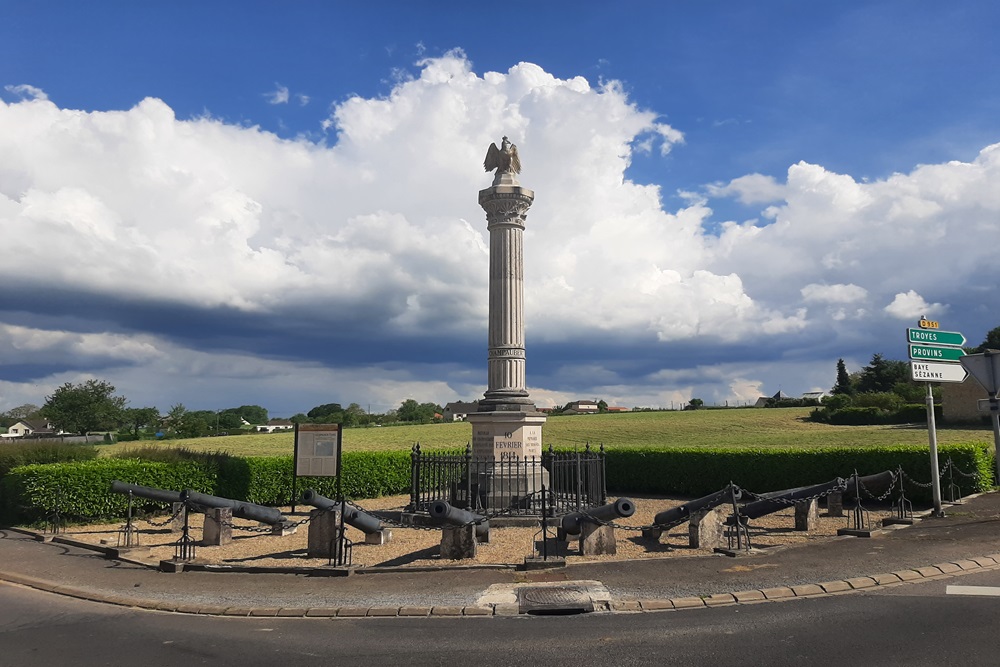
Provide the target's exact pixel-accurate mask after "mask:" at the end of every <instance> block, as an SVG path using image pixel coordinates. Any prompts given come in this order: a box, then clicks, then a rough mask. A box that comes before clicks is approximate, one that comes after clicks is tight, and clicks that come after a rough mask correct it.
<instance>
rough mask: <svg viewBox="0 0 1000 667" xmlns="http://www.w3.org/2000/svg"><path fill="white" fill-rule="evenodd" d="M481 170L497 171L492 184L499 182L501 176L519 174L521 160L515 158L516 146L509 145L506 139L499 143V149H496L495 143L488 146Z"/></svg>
mask: <svg viewBox="0 0 1000 667" xmlns="http://www.w3.org/2000/svg"><path fill="white" fill-rule="evenodd" d="M483 168H484V169H485V170H486V171H493V170H494V169H496V170H497V175H496V178H495V179H494V181H493V182H494V184H496V183H497V182H499V180H500V176H501V175H502V174H520V173H521V158H519V157H518V156H517V146H515V145H514V144H512V143H510V141H509V140H508V139H507V137H504V138H503V141H501V142H500V148H497V145H496V144H495V143H492V144H490V147H489V148H488V149H487V151H486V160H484V161H483ZM516 182H517V181H515V183H516Z"/></svg>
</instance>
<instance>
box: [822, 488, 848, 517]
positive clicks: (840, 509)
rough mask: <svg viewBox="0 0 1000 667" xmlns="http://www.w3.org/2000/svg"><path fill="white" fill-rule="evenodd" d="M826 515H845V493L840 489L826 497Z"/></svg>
mask: <svg viewBox="0 0 1000 667" xmlns="http://www.w3.org/2000/svg"><path fill="white" fill-rule="evenodd" d="M826 515H827V516H844V494H843V493H841V492H840V491H836V492H834V493H831V494H830V495H828V496H827V497H826Z"/></svg>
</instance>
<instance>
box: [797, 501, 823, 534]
mask: <svg viewBox="0 0 1000 667" xmlns="http://www.w3.org/2000/svg"><path fill="white" fill-rule="evenodd" d="M818 527H819V501H818V500H816V499H815V498H813V499H812V500H806V501H803V502H799V503H795V530H805V531H813V530H816V528H818Z"/></svg>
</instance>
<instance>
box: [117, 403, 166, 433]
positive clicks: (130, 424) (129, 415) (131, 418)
mask: <svg viewBox="0 0 1000 667" xmlns="http://www.w3.org/2000/svg"><path fill="white" fill-rule="evenodd" d="M159 419H160V411H159V410H157V409H156V408H125V414H124V418H123V423H124V425H125V427H126V428H127V429H128V430H129V432H130V433H131V434H132V435H134V436H135V437H139V431H141V430H143V429H145V428H148V427H150V426H154V425H156V423H157V422H158V421H159Z"/></svg>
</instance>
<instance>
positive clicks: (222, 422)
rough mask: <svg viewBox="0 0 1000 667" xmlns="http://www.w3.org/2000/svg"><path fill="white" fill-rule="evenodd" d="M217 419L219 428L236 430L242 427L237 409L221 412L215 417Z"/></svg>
mask: <svg viewBox="0 0 1000 667" xmlns="http://www.w3.org/2000/svg"><path fill="white" fill-rule="evenodd" d="M217 416H218V418H219V428H220V429H223V430H226V429H238V428H240V427H241V426H243V422H242V421H240V414H239V408H232V409H229V410H223V411H221V412H219V414H218V415H217Z"/></svg>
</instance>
